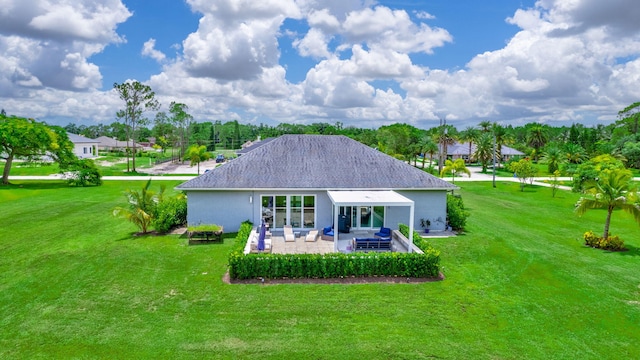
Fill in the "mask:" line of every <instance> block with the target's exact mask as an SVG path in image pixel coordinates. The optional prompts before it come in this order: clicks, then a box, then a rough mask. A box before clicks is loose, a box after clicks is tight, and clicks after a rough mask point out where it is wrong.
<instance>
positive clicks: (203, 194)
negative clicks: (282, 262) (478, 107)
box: [176, 135, 457, 246]
mask: <svg viewBox="0 0 640 360" xmlns="http://www.w3.org/2000/svg"><path fill="white" fill-rule="evenodd" d="M456 188H457V187H456V186H454V185H452V184H450V183H449V182H447V181H444V180H442V179H439V178H437V177H435V176H433V175H431V174H428V173H426V172H424V171H422V170H420V169H417V168H414V167H413V166H411V165H408V164H406V163H404V162H403V161H400V160H397V159H395V158H393V157H391V156H388V155H386V154H384V153H381V152H379V151H378V150H375V149H373V148H371V147H369V146H366V145H364V144H361V143H359V142H357V141H355V140H352V139H350V138H348V137H345V136H335V135H284V136H281V137H279V138H276V139H274V140H272V141H270V142H268V143H266V144H263V145H262V146H259V147H258V148H256V149H254V150H252V151H250V152H247V153H245V154H244V155H243V156H240V157H238V158H237V159H236V160H234V161H231V162H229V163H226V164H224V165H222V166H220V167H217V168H215V169H213V170H211V171H209V172H207V173H205V174H203V175H200V176H198V177H197V178H194V179H192V180H189V181H187V182H185V183H183V184H181V185H179V186H177V188H176V189H178V190H184V191H186V193H187V199H188V210H187V214H188V216H187V220H188V222H189V224H194V225H195V224H218V225H222V226H224V229H225V230H226V231H237V230H238V228H239V226H240V223H241V222H242V221H244V220H250V221H251V222H253V223H254V224H258V223H260V221H261V219H264V220H265V221H266V222H267V223H268V224H269V226H270V228H271V229H282V228H283V227H284V225H291V226H293V228H294V230H298V231H300V230H309V229H312V228H315V229H322V228H323V227H325V226H330V225H332V224H339V219H340V218H339V214H341V215H345V216H346V217H345V218H346V219H347V221H348V222H349V225H350V227H351V230H352V231H353V230H371V229H379V228H380V227H381V226H385V227H391V228H393V229H397V228H398V224H399V223H404V224H412V225H413V227H412V228H417V227H419V224H420V219H421V218H428V219H431V220H432V224H433V225H432V229H441V230H442V229H444V228H445V219H446V207H447V205H446V203H447V191H452V190H454V189H456ZM437 220H440V221H437ZM340 221H343V220H342V219H340ZM337 233H338V232H337V231H336V232H335V234H336V236H337ZM336 246H337V245H336Z"/></svg>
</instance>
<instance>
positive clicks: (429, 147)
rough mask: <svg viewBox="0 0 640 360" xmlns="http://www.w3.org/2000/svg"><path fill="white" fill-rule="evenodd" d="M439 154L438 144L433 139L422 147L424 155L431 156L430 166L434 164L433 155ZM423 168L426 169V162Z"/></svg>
mask: <svg viewBox="0 0 640 360" xmlns="http://www.w3.org/2000/svg"><path fill="white" fill-rule="evenodd" d="M437 152H438V144H436V142H435V141H433V139H429V140H428V141H426V142H425V143H424V144H423V146H422V153H423V154H429V166H431V165H432V164H433V155H434V154H435V153H437ZM422 168H423V169H424V162H422Z"/></svg>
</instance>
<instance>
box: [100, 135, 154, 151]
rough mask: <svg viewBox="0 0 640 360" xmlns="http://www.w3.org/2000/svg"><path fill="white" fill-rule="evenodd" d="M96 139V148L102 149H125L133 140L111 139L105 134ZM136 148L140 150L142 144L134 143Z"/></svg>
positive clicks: (130, 146)
mask: <svg viewBox="0 0 640 360" xmlns="http://www.w3.org/2000/svg"><path fill="white" fill-rule="evenodd" d="M96 141H98V150H102V151H125V150H126V149H127V147H129V148H132V147H133V140H129V141H128V142H127V141H120V140H116V139H112V138H110V137H107V136H100V137H99V138H97V139H96ZM136 149H138V150H142V149H143V146H142V145H140V144H137V143H136Z"/></svg>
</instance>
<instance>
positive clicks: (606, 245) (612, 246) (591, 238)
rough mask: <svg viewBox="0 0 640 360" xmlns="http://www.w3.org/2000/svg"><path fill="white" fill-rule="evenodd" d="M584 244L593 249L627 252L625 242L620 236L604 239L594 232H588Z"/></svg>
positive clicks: (585, 234)
mask: <svg viewBox="0 0 640 360" xmlns="http://www.w3.org/2000/svg"><path fill="white" fill-rule="evenodd" d="M583 238H584V244H585V245H587V246H590V247H593V248H598V249H603V250H610V251H621V250H625V247H624V241H623V240H621V239H620V237H619V236H617V235H616V236H609V237H608V238H606V239H605V238H603V237H601V236H598V235H596V234H594V233H593V231H587V232H586V233H584V235H583Z"/></svg>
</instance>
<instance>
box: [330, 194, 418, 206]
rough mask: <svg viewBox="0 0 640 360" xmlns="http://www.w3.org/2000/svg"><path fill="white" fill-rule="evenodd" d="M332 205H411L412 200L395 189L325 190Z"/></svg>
mask: <svg viewBox="0 0 640 360" xmlns="http://www.w3.org/2000/svg"><path fill="white" fill-rule="evenodd" d="M327 194H328V195H329V198H330V199H331V202H333V204H334V205H386V206H412V205H413V200H411V199H408V198H406V197H404V196H402V195H400V194H398V193H397V192H395V191H391V190H384V191H337V190H329V191H327Z"/></svg>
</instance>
